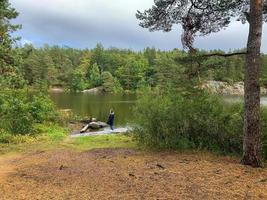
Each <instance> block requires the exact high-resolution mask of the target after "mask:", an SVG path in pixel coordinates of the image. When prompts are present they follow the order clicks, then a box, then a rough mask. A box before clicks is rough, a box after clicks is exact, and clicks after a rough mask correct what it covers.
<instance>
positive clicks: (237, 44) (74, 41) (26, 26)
mask: <svg viewBox="0 0 267 200" xmlns="http://www.w3.org/2000/svg"><path fill="white" fill-rule="evenodd" d="M11 3H12V6H13V7H15V8H16V9H17V10H18V11H19V12H20V15H19V17H18V18H17V19H16V20H15V22H16V23H19V24H22V25H23V29H22V30H21V31H19V32H18V34H19V35H20V36H22V38H23V40H25V41H26V40H28V41H31V42H32V43H33V44H34V45H37V46H41V45H43V44H44V43H48V44H59V45H67V46H71V47H76V48H92V47H94V46H95V45H96V43H97V42H101V43H102V44H103V45H104V46H105V47H109V46H116V47H121V48H132V49H136V50H139V49H142V48H144V47H146V46H154V47H156V48H159V49H173V48H182V46H181V42H180V35H181V28H180V27H178V26H175V28H174V30H173V31H172V32H169V33H162V32H153V33H151V32H149V31H148V30H146V29H142V28H141V27H139V26H138V20H137V19H136V18H135V13H136V10H144V9H146V8H149V7H150V6H151V5H152V3H153V0H145V1H144V0H75V1H74V0H42V1H36V0H23V1H22V0H11ZM264 33H266V34H267V29H266V26H265V27H264ZM247 34H248V28H247V25H242V24H240V23H239V22H233V23H232V25H231V26H230V27H229V28H227V29H226V30H225V31H221V32H219V33H217V34H211V35H210V36H209V37H204V38H197V39H196V43H195V45H196V46H197V47H198V48H202V49H223V50H229V49H237V48H243V47H244V46H245V44H246V40H247ZM266 34H264V37H263V50H264V51H265V52H267V46H266V45H264V44H267V35H266Z"/></svg>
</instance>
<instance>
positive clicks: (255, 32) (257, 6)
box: [242, 0, 263, 167]
mask: <svg viewBox="0 0 267 200" xmlns="http://www.w3.org/2000/svg"><path fill="white" fill-rule="evenodd" d="M262 14H263V0H250V22H249V24H250V26H249V36H248V43H247V57H246V69H245V94H244V99H245V118H244V140H243V159H242V161H243V164H245V165H251V166H253V167H260V166H262V157H261V143H260V85H259V68H260V48H261V37H262V24H263V17H262Z"/></svg>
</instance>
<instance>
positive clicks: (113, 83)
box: [101, 72, 122, 93]
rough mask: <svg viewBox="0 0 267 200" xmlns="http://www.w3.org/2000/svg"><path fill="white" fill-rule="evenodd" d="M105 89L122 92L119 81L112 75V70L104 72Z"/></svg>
mask: <svg viewBox="0 0 267 200" xmlns="http://www.w3.org/2000/svg"><path fill="white" fill-rule="evenodd" d="M101 78H102V82H103V90H104V91H105V92H111V93H120V92H122V88H121V85H120V83H119V81H118V80H117V79H116V78H114V77H113V76H112V74H111V73H110V72H103V73H102V77H101Z"/></svg>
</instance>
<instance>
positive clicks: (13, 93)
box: [0, 90, 57, 135]
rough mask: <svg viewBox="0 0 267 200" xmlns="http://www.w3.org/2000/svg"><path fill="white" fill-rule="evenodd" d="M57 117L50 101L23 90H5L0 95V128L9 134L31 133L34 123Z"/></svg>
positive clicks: (43, 96) (40, 95)
mask: <svg viewBox="0 0 267 200" xmlns="http://www.w3.org/2000/svg"><path fill="white" fill-rule="evenodd" d="M56 117H57V115H56V113H55V111H54V105H53V103H52V102H51V100H50V99H49V98H48V97H46V96H45V95H43V94H29V93H28V92H27V91H25V90H5V91H1V94H0V120H1V124H0V128H2V129H3V130H5V131H6V132H8V133H11V134H22V135H25V134H28V133H33V125H34V123H43V122H44V121H51V120H52V119H55V118H56Z"/></svg>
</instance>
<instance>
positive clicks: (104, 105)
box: [51, 93, 136, 126]
mask: <svg viewBox="0 0 267 200" xmlns="http://www.w3.org/2000/svg"><path fill="white" fill-rule="evenodd" d="M51 98H52V100H53V101H54V102H55V103H56V105H57V107H58V108H60V109H71V110H72V111H73V112H74V114H76V115H79V116H82V117H86V116H91V117H96V118H97V119H99V120H101V121H104V122H105V121H106V120H107V117H108V114H109V110H110V109H111V108H112V109H114V111H115V125H117V126H125V125H126V124H127V123H128V122H129V120H130V119H131V115H132V107H133V105H134V104H135V101H136V95H133V94H127V95H111V94H85V93H51Z"/></svg>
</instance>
